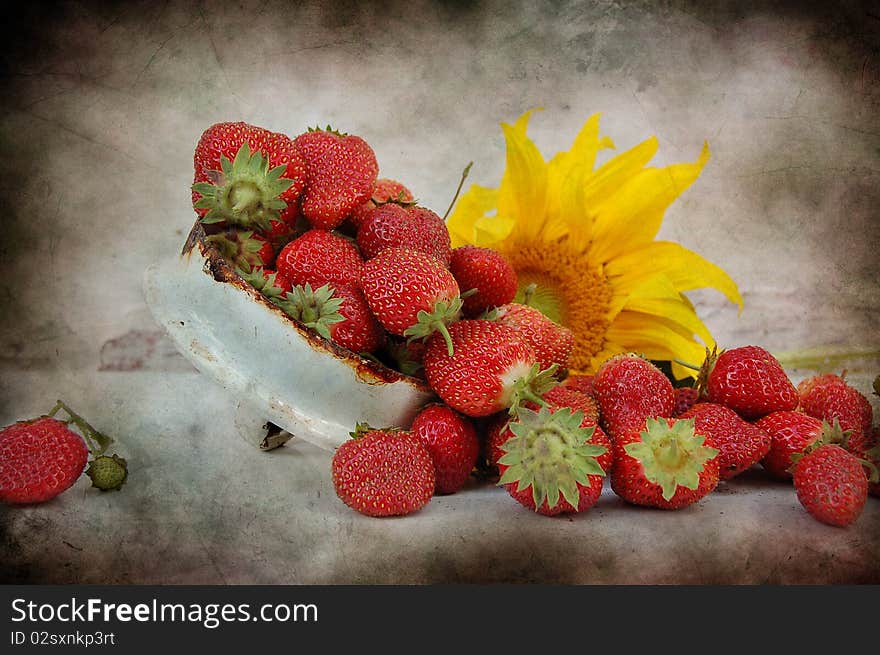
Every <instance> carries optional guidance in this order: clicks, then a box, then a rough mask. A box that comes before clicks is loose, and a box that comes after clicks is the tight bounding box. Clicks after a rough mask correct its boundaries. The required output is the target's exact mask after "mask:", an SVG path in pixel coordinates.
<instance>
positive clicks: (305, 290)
mask: <svg viewBox="0 0 880 655" xmlns="http://www.w3.org/2000/svg"><path fill="white" fill-rule="evenodd" d="M334 293H335V292H334V290H333V287H331V286H330V284H329V283H328V284H325V285H324V286H321V287H318V288H317V289H312V285H311V284H309V283H308V282H307V283H306V284H305V286H303V285H297V286H295V287H293V289H291V290H290V291H289V292H288V293H286V294H284V297H283V298H281V297H277V298H273V299H271V300H272V302H274V303H275V304H276V305H278V306H279V307H280V308H281V309H282V311H283V312H284V313H285V314H287V315H288V316H290V317H291V318H292V319H294V320H296V321H299V322H300V323H302V324H303V325H305V326H306V327H307V328H309V329H311V330H314V331H315V332H317V333H318V334H320V335H321V336H322V337H324V338H325V339H327V341H331V340H332V336H331V334H330V326H331V325H333V324H335V323H340V322H342V321H344V320H346V319H345V317H344V316H343V315H342V314H340V313H339V310H340V309H341V308H342V303H343V299H342V298H338V297H336V296H335V295H334Z"/></svg>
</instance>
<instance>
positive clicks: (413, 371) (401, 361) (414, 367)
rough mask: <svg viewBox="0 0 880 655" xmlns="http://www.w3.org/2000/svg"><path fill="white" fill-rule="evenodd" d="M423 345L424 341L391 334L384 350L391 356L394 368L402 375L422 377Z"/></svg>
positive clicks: (423, 369) (423, 372) (423, 371)
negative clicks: (401, 337)
mask: <svg viewBox="0 0 880 655" xmlns="http://www.w3.org/2000/svg"><path fill="white" fill-rule="evenodd" d="M425 347H426V346H425V342H424V341H410V340H409V339H400V338H398V337H396V336H391V337H389V338H388V340H387V342H386V346H385V352H386V354H387V355H388V356H389V357H390V358H391V361H392V362H393V364H392V366H393V367H394V368H395V369H397V370H398V371H400V372H401V373H403V374H404V375H409V376H412V377H418V378H422V379H424V377H425V367H424V363H423V362H424V360H425Z"/></svg>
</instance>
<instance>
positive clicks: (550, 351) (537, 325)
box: [494, 303, 574, 369]
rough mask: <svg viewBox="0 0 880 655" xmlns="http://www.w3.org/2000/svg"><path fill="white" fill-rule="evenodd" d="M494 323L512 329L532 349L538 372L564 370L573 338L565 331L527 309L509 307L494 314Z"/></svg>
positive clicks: (570, 333)
mask: <svg viewBox="0 0 880 655" xmlns="http://www.w3.org/2000/svg"><path fill="white" fill-rule="evenodd" d="M494 319H495V320H496V321H498V322H499V323H501V324H502V325H507V326H509V327H512V328H513V329H514V330H516V331H517V332H519V333H520V334H521V335H522V336H523V338H524V339H525V340H526V341H527V342H528V343H529V345H531V346H532V349H533V350H534V351H535V356H536V357H537V358H538V364H539V365H540V367H541V368H550V367H551V366H552V365H553V364H556V366H557V367H558V368H560V369H565V368H568V361H569V358H570V357H571V350H572V348H573V347H574V334H573V333H572V331H571V330H569V329H568V328H567V327H563V326H561V325H559V324H557V323H554V322H553V321H551V320H550V319H549V318H547V317H546V316H544V314H542V313H541V312H540V311H538V310H537V309H535V308H534V307H529V306H528V305H521V304H519V303H509V304H507V305H502V306H501V307H498V308H497V309H496V310H495V314H494Z"/></svg>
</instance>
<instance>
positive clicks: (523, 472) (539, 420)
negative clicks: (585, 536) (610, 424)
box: [498, 407, 613, 516]
mask: <svg viewBox="0 0 880 655" xmlns="http://www.w3.org/2000/svg"><path fill="white" fill-rule="evenodd" d="M507 430H508V431H509V432H510V434H511V436H510V438H508V439H506V440H505V441H504V443H503V444H502V445H501V446H500V450H501V451H503V455H502V456H501V457H500V458H499V459H498V470H499V472H500V473H501V478H500V479H499V481H498V483H499V484H500V485H503V486H504V488H505V489H506V490H507V492H508V493H509V494H510V495H511V496H512V497H513V498H514V499H515V500H516V501H518V502H519V503H521V504H522V505H524V506H526V507H528V508H530V509H533V510H535V511H536V512H538V513H539V514H543V515H545V516H553V515H556V514H560V513H569V512H582V511H584V510H586V509H588V508H590V507H592V506H593V505H595V504H596V501H597V500H598V499H599V495H600V494H601V493H602V482H603V476H605V475H606V474H607V473H608V472H609V471H610V470H611V468H612V463H613V455H612V452H611V443H610V442H609V440H608V437H607V436H606V435H605V434H604V433H603V432H602V430H601V428H599V427H598V426H597V425H596V423H595V421H593V420H591V419H589V418H585V417H584V415H583V413H582V412H580V411H573V410H570V409H564V408H559V409H555V410H551V409H549V408H547V407H544V408H542V409H541V410H540V411H539V412H533V411H532V410H530V409H521V410H520V411H519V412H518V413H517V417H516V419H514V420H513V421H511V422H510V423H509V424H508V427H507Z"/></svg>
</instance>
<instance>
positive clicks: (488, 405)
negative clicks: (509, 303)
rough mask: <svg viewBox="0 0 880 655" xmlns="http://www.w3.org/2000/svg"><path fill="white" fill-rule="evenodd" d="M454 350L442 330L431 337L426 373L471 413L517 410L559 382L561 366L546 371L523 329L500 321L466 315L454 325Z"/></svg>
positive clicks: (433, 385)
mask: <svg viewBox="0 0 880 655" xmlns="http://www.w3.org/2000/svg"><path fill="white" fill-rule="evenodd" d="M448 336H449V338H450V340H451V342H452V354H451V353H450V349H449V348H448V347H447V345H446V343H444V337H443V336H442V335H441V334H439V333H438V334H434V335H433V336H431V338H430V339H429V340H428V347H427V350H426V351H425V361H424V365H425V377H426V379H427V380H428V384H430V385H431V388H432V389H433V390H434V391H435V392H436V393H437V395H438V396H440V398H442V399H443V401H444V402H445V403H446V404H447V405H449V406H450V407H452V408H453V409H455V410H456V411H459V412H461V413H462V414H465V415H466V416H471V417H478V416H489V415H490V414H494V413H495V412H499V411H502V410H505V409H506V410H509V411H510V413H511V414H513V413H514V412H515V411H516V409H517V408H518V407H519V406H520V405H522V404H523V403H524V402H526V401H532V402H535V403H537V404H538V405H539V406H543V405H545V404H546V403H545V401H544V400H543V398H542V397H541V396H542V394H544V393H545V392H547V391H548V390H549V389H550V388H552V387H554V386H556V384H557V381H556V379H555V378H554V377H553V376H554V374H555V372H556V367H555V366H551V367H550V368H549V369H545V370H541V367H540V366H539V365H538V363H537V360H536V358H535V353H534V351H533V350H532V347H531V346H530V345H529V344H528V343H527V342H526V341H525V340H524V339H523V338H522V336H521V335H520V333H519V332H517V331H516V330H514V329H513V328H511V327H508V326H506V325H501V324H500V323H496V322H494V321H483V320H476V319H466V320H462V321H458V322H457V323H453V324H452V325H450V326H449V329H448Z"/></svg>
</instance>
